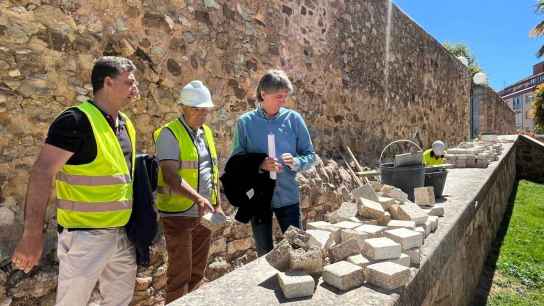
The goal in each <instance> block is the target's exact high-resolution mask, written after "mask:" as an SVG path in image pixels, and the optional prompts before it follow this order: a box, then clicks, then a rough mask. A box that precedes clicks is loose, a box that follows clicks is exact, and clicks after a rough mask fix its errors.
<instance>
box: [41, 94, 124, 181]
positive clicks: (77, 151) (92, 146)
mask: <svg viewBox="0 0 544 306" xmlns="http://www.w3.org/2000/svg"><path fill="white" fill-rule="evenodd" d="M91 103H92V102H91ZM93 105H94V104H93ZM95 107H97V106H96V105H95ZM97 109H98V110H100V112H101V113H102V114H103V115H104V117H105V118H106V121H108V123H109V125H110V127H111V128H112V130H113V132H114V133H115V135H116V136H117V140H118V141H119V144H120V145H121V150H122V151H123V155H124V156H125V160H126V162H127V165H128V169H129V172H130V169H131V167H132V142H131V139H130V137H129V136H128V131H127V128H126V122H125V120H124V119H123V117H121V115H119V116H118V118H117V127H115V120H114V119H113V117H111V116H110V115H108V114H107V113H105V112H104V111H102V110H101V109H100V108H99V107H97ZM45 143H47V144H50V145H52V146H55V147H58V148H61V149H63V150H66V151H70V152H73V153H74V155H72V156H71V157H70V159H68V162H66V164H68V165H83V164H88V163H90V162H92V161H93V160H94V159H95V158H96V150H97V149H96V140H95V139H94V134H93V130H92V127H91V123H90V122H89V119H88V118H87V116H86V115H85V114H84V113H83V112H82V111H81V110H79V109H78V108H76V107H72V108H69V109H67V110H65V111H64V112H62V114H60V115H59V116H58V117H57V118H56V119H55V121H53V123H52V124H51V126H50V127H49V132H48V133H47V138H46V139H45Z"/></svg>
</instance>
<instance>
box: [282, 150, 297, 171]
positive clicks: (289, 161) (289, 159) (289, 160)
mask: <svg viewBox="0 0 544 306" xmlns="http://www.w3.org/2000/svg"><path fill="white" fill-rule="evenodd" d="M281 160H282V161H283V163H284V164H285V165H287V167H289V168H291V170H295V169H294V168H295V165H296V161H295V158H294V157H293V155H291V153H283V154H282V155H281Z"/></svg>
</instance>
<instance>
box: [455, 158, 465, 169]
mask: <svg viewBox="0 0 544 306" xmlns="http://www.w3.org/2000/svg"><path fill="white" fill-rule="evenodd" d="M455 167H456V168H466V167H467V161H466V159H457V160H455Z"/></svg>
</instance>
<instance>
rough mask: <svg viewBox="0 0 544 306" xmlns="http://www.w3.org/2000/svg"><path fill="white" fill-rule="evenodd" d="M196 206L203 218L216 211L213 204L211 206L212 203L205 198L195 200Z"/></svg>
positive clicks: (200, 197)
mask: <svg viewBox="0 0 544 306" xmlns="http://www.w3.org/2000/svg"><path fill="white" fill-rule="evenodd" d="M195 203H196V205H198V214H199V215H200V216H203V215H204V214H206V213H207V212H213V211H214V210H215V209H214V208H213V206H212V204H210V201H208V199H206V198H205V197H203V196H201V195H199V196H198V197H197V199H196V200H195Z"/></svg>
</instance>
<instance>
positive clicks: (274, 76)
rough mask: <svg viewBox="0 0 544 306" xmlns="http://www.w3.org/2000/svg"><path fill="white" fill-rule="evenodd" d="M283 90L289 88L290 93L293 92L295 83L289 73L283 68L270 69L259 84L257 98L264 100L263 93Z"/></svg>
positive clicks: (260, 100)
mask: <svg viewBox="0 0 544 306" xmlns="http://www.w3.org/2000/svg"><path fill="white" fill-rule="evenodd" d="M281 90H287V92H288V93H289V94H291V93H292V92H293V84H291V81H289V78H288V77H287V74H285V72H284V71H283V70H279V69H273V70H268V71H267V72H266V73H265V74H264V75H263V76H262V78H261V80H260V81H259V85H257V100H258V101H259V102H262V101H263V97H262V95H261V93H262V92H263V91H264V92H266V93H275V92H278V91H281Z"/></svg>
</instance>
